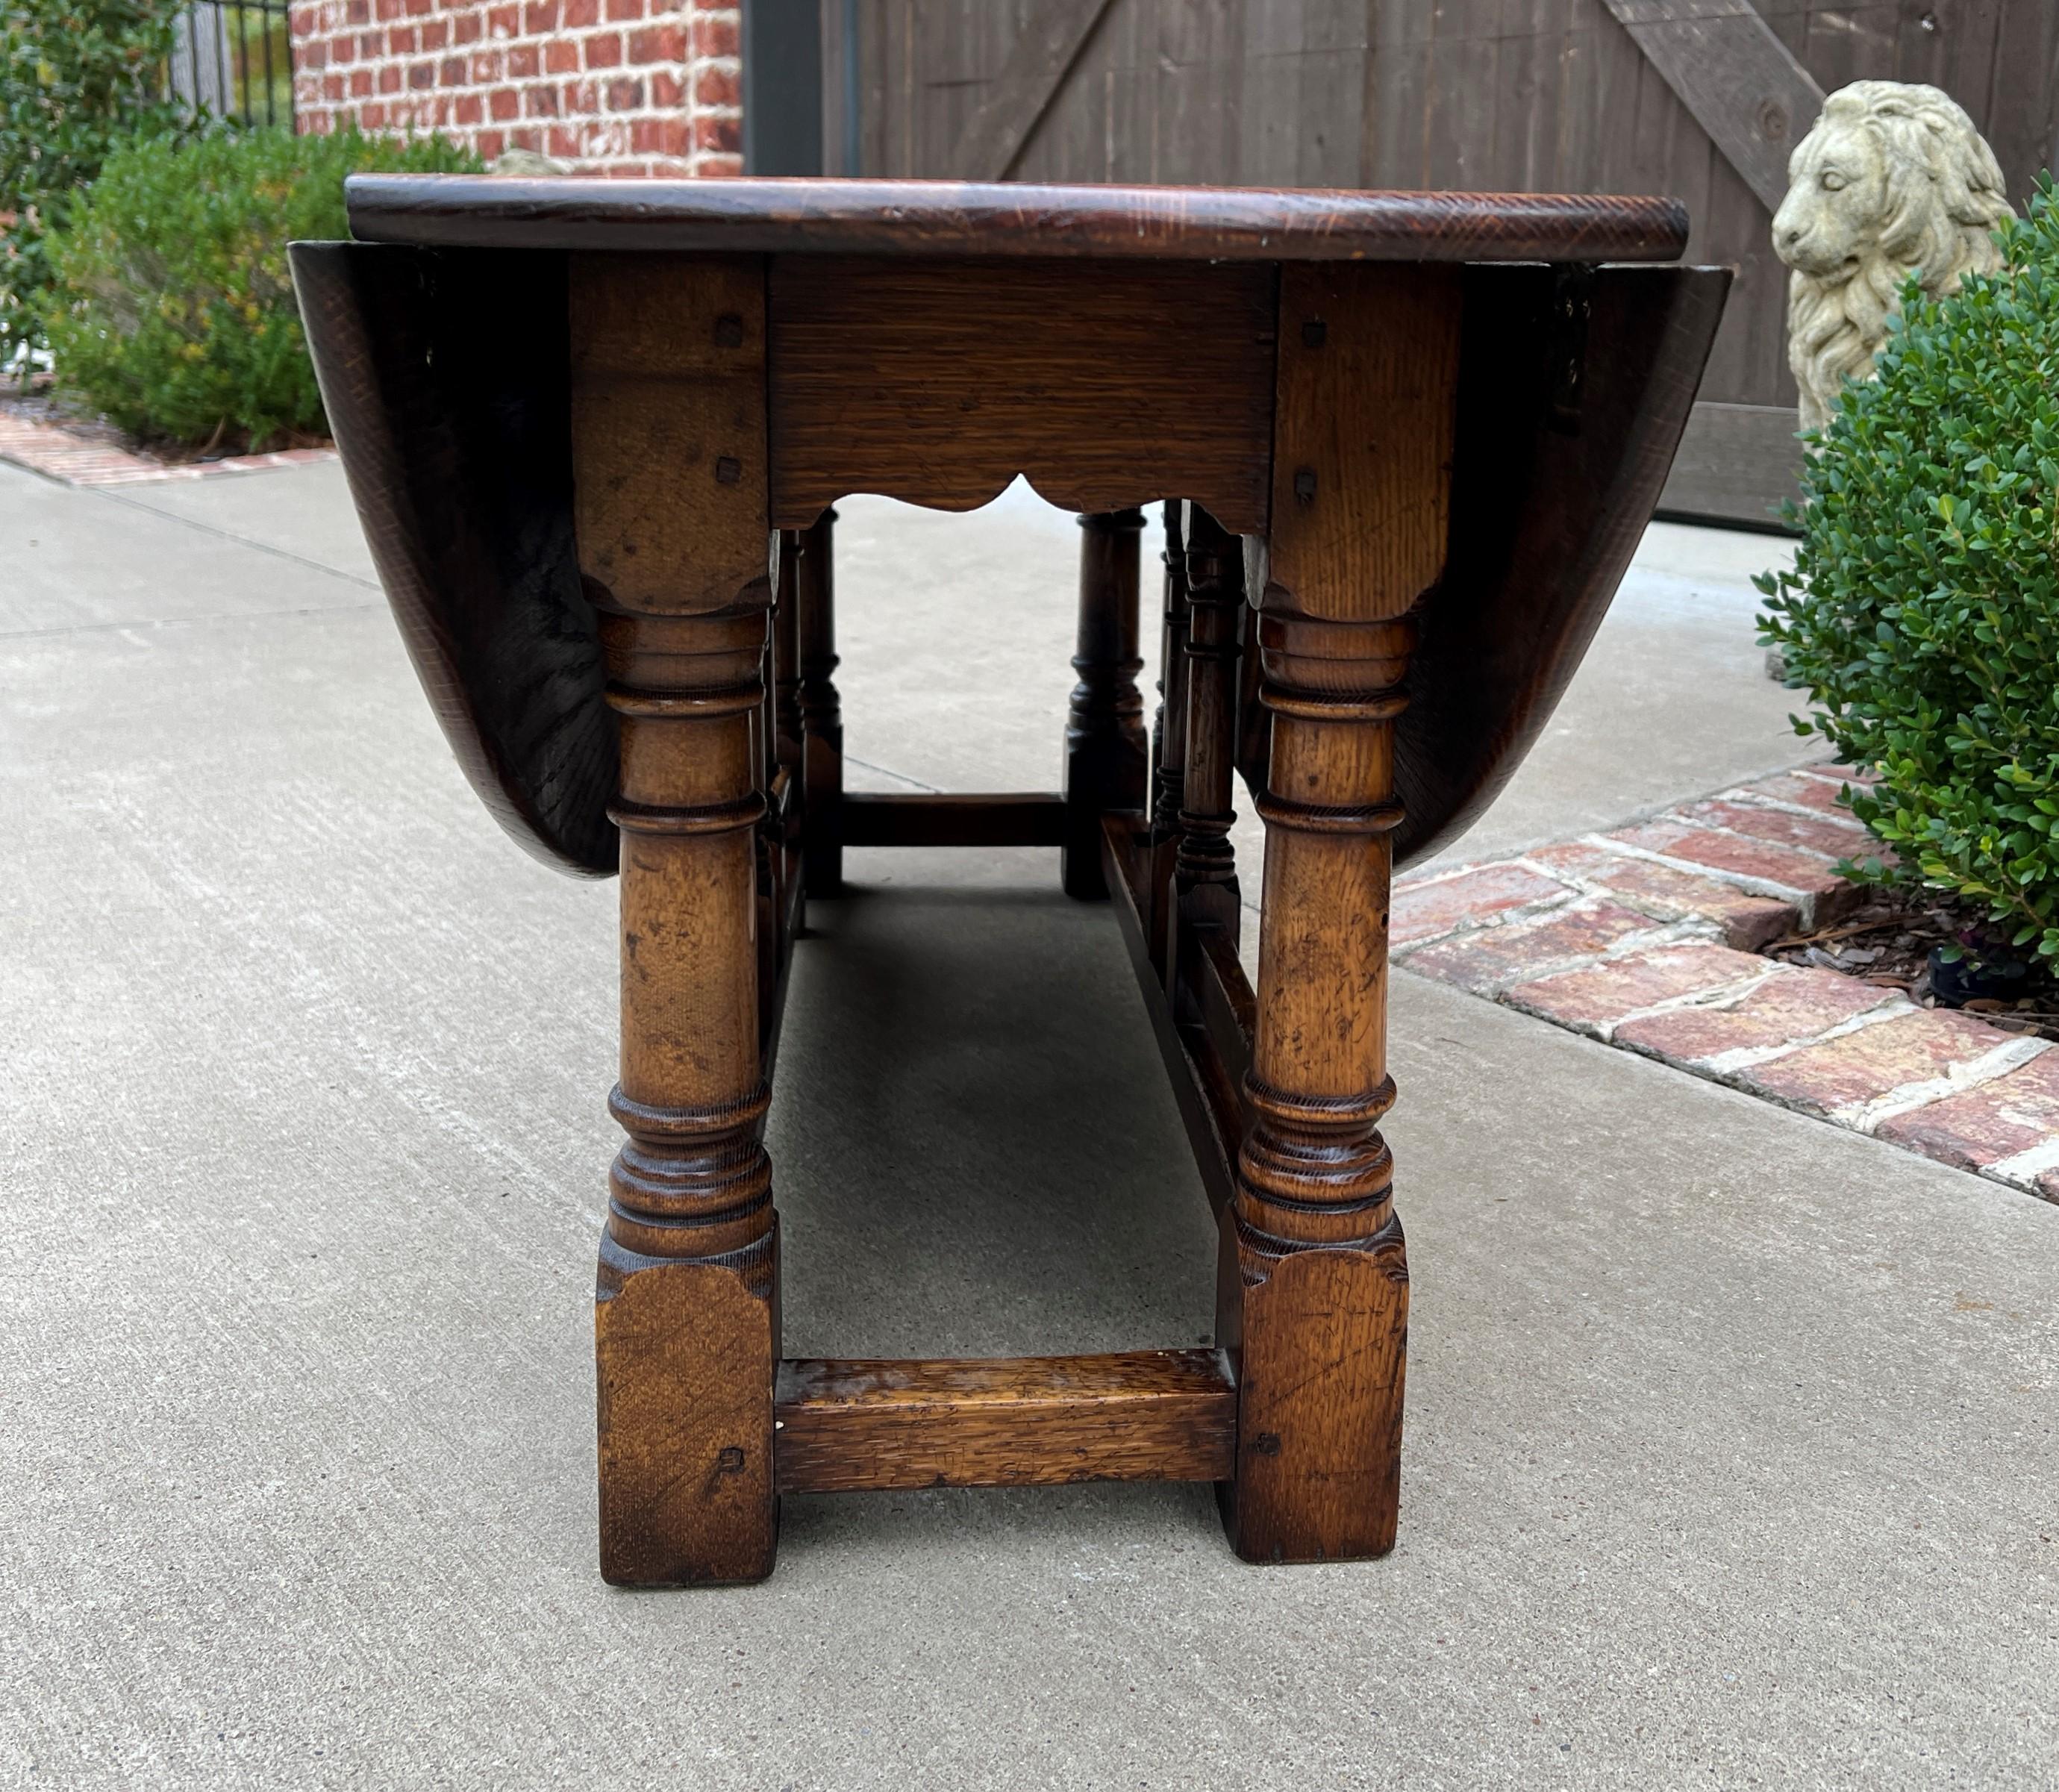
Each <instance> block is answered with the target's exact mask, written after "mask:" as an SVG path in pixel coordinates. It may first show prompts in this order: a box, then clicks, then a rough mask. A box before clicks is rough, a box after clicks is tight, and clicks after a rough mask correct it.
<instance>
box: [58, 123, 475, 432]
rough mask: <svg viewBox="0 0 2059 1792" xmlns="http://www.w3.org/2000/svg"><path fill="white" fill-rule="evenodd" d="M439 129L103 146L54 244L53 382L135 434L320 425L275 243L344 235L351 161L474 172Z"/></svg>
mask: <svg viewBox="0 0 2059 1792" xmlns="http://www.w3.org/2000/svg"><path fill="white" fill-rule="evenodd" d="M477 166H478V163H477V161H476V159H475V158H473V157H470V156H468V155H467V154H466V153H464V152H463V151H461V150H460V149H456V148H454V147H452V145H449V144H448V143H445V142H443V141H440V140H438V139H436V138H423V139H420V140H418V141H415V142H412V143H402V142H399V141H388V140H385V139H380V138H375V137H363V136H360V135H359V134H358V133H357V132H356V131H355V130H354V129H353V130H345V131H341V132H338V133H335V134H334V135H332V136H324V137H294V136H292V135H290V134H289V133H286V132H285V131H280V130H253V131H241V132H229V131H220V132H217V133H214V134H212V135H210V136H206V137H198V138H195V139H193V140H191V141H185V142H178V141H170V140H167V139H162V138H159V139H153V140H149V141H142V142H137V143H134V144H132V145H129V147H127V148H125V149H121V150H119V151H117V153H115V154H114V155H113V156H112V157H110V158H109V160H108V161H107V163H106V166H105V167H104V168H103V169H102V171H101V174H100V177H99V179H98V180H97V181H94V185H93V186H92V188H91V189H90V191H89V192H88V193H87V194H86V197H85V199H84V200H83V201H82V202H81V203H80V204H79V205H78V206H77V207H76V208H75V209H74V212H73V213H72V216H71V217H70V218H69V219H68V220H67V221H66V223H65V224H64V225H63V226H62V228H61V229H58V231H56V232H55V233H54V234H53V236H52V237H51V241H50V267H51V278H52V285H51V293H50V301H49V305H48V307H47V309H46V313H45V317H44V323H45V327H46V331H47V333H48V336H49V339H50V354H51V357H52V360H53V363H54V370H55V372H56V376H57V383H58V387H59V388H60V389H61V390H62V391H65V392H69V393H71V394H73V395H75V396H78V397H79V398H81V399H82V400H85V402H86V403H87V404H90V405H91V406H92V407H93V408H94V409H95V410H98V411H100V412H103V413H105V414H106V416H109V417H111V418H112V419H113V420H114V421H115V422H116V423H118V424H121V426H122V428H125V429H127V430H128V431H129V432H131V433H132V434H133V435H136V436H141V437H143V438H144V439H145V440H159V441H170V442H177V443H182V444H188V445H190V446H193V447H197V448H246V447H247V448H263V447H265V445H267V444H276V443H277V441H278V440H281V438H290V437H293V436H302V435H309V434H312V433H314V432H318V431H319V430H321V428H322V410H321V394H320V393H319V392H317V390H316V388H315V376H314V368H313V366H312V364H310V363H309V360H308V352H307V344H306V340H305V338H304V337H303V336H302V335H301V318H300V313H299V310H298V309H297V307H296V305H294V302H293V279H292V276H291V275H290V274H289V272H288V270H287V266H286V245H287V244H288V243H289V242H290V241H293V240H294V239H295V238H297V237H342V236H346V235H348V227H347V225H345V223H344V210H343V181H344V176H345V175H346V174H349V173H353V172H355V171H356V170H357V169H460V168H476V167H477Z"/></svg>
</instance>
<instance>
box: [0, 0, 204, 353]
mask: <svg viewBox="0 0 2059 1792" xmlns="http://www.w3.org/2000/svg"><path fill="white" fill-rule="evenodd" d="M178 11H179V9H178V7H177V5H176V4H174V3H173V0H4V4H0V215H5V216H6V217H9V218H10V220H11V221H9V222H6V224H4V225H0V367H5V366H8V365H11V364H15V363H17V362H18V361H22V360H23V359H24V353H25V351H30V352H33V351H34V350H38V349H40V348H42V347H43V345H44V344H43V324H42V314H43V309H44V306H45V305H46V302H47V297H48V293H49V288H50V263H49V260H48V257H47V254H46V249H47V245H48V241H49V235H50V232H51V231H52V230H53V229H58V228H59V227H60V226H62V225H63V223H64V221H65V220H66V217H68V216H69V215H70V211H71V208H72V205H73V204H74V201H75V200H76V198H77V197H78V194H79V193H80V192H81V191H82V190H83V189H84V188H85V187H86V185H87V184H88V183H90V181H92V180H93V178H94V176H95V175H97V174H98V173H99V172H100V169H101V166H102V163H104V162H105V161H106V159H107V157H108V156H109V155H110V153H113V151H114V149H117V147H118V146H119V145H121V144H124V143H126V142H128V141H131V140H132V139H133V138H134V137H137V136H139V135H140V136H151V135H160V134H174V135H175V134H177V133H181V132H182V131H186V130H189V129H193V128H194V127H195V125H197V124H198V123H199V122H200V121H197V120H195V119H193V117H190V116H189V114H187V113H185V111H184V110H182V109H181V107H179V106H177V105H176V104H175V103H173V102H171V101H170V100H169V99H167V98H165V60H166V58H168V57H169V55H170V54H171V50H172V38H173V31H174V30H175V28H176V25H177V18H178Z"/></svg>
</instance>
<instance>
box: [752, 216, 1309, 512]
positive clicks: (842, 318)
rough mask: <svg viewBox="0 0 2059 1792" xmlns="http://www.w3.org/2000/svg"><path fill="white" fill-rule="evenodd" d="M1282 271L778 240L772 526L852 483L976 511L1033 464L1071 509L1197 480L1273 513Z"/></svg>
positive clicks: (1243, 504)
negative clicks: (855, 248) (1010, 260)
mask: <svg viewBox="0 0 2059 1792" xmlns="http://www.w3.org/2000/svg"><path fill="white" fill-rule="evenodd" d="M1272 288H1273V274H1272V269H1270V268H1265V267H1231V268H1217V269H1209V270H1207V271H1206V272H1205V273H1204V272H1203V271H1201V270H1199V269H1192V268H1189V267H1185V266H1183V265H1181V264H1179V263H1177V262H1169V261H1157V262H1142V263H1137V262H1130V263H1122V262H1104V263H1101V264H1099V265H1092V266H1082V265H1080V264H1078V263H1065V262H1047V263H1043V264H1040V265H1019V264H1017V265H997V264H994V263H989V262H979V261H881V260H850V259H846V258H843V257H833V256H780V257H775V259H774V261H773V262H772V269H771V329H772V338H773V356H772V367H771V417H772V455H773V460H772V513H773V516H774V518H775V523H776V525H777V526H778V527H779V528H807V527H808V526H809V524H811V523H812V522H813V521H814V519H815V517H816V516H817V515H818V513H819V512H821V510H822V507H823V506H824V505H826V504H830V503H831V502H832V501H834V500H836V499H838V498H841V497H842V496H845V495H846V493H849V492H878V493H880V494H882V495H883V496H887V497H892V498H900V499H903V500H906V501H907V502H909V503H910V504H926V505H928V506H930V508H934V509H938V510H971V509H974V508H977V507H978V506H979V505H981V504H986V503H988V502H990V500H993V499H994V498H995V497H998V496H999V495H1000V493H1001V492H1002V489H1003V488H1005V487H1006V486H1007V484H1009V482H1010V480H1013V479H1014V477H1015V476H1016V475H1017V474H1018V473H1022V474H1026V475H1027V476H1028V477H1029V480H1030V484H1033V485H1034V486H1035V487H1036V488H1037V491H1038V492H1040V493H1041V494H1042V495H1043V496H1044V497H1045V498H1046V499H1048V500H1049V501H1050V502H1051V503H1053V504H1057V505H1059V506H1060V507H1061V508H1065V509H1067V510H1076V511H1086V512H1092V511H1115V510H1122V509H1125V508H1129V507H1131V506H1133V505H1135V504H1141V503H1144V502H1145V501H1146V500H1150V499H1153V498H1160V497H1165V496H1178V497H1192V498H1196V499H1197V500H1201V501H1202V502H1204V503H1205V504H1208V505H1209V508H1210V509H1211V510H1213V511H1214V512H1216V514H1217V516H1221V518H1223V520H1224V521H1225V525H1226V526H1228V527H1231V528H1239V529H1244V530H1247V531H1251V532H1257V531H1261V530H1263V529H1264V527H1265V508H1266V488H1267V476H1268V461H1267V456H1266V440H1267V434H1268V427H1269V423H1270V419H1271V416H1272V363H1273V346H1272V317H1273V296H1272ZM1168 342H1177V343H1179V344H1181V354H1180V355H1179V356H1177V357H1175V356H1169V355H1168V354H1166V352H1165V344H1167V343H1168ZM1197 389H1205V391H1206V392H1207V393H1208V400H1209V401H1208V403H1207V404H1195V403H1194V402H1193V394H1194V392H1196V390H1197Z"/></svg>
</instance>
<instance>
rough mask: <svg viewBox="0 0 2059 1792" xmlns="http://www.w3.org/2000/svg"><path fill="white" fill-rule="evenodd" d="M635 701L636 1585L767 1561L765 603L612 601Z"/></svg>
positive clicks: (616, 1289)
mask: <svg viewBox="0 0 2059 1792" xmlns="http://www.w3.org/2000/svg"><path fill="white" fill-rule="evenodd" d="M604 629H605V635H604V639H605V643H606V646H607V656H608V661H609V669H610V672H611V679H610V683H609V687H608V700H609V702H610V703H611V705H612V706H613V707H614V708H615V711H617V712H618V714H619V715H620V717H621V719H622V786H621V790H622V794H621V797H620V798H619V801H618V802H617V803H616V804H615V807H614V809H613V810H612V811H611V813H612V814H613V815H614V817H615V823H616V825H617V826H619V828H620V829H621V830H622V1080H621V1081H620V1083H619V1085H617V1087H616V1089H615V1093H614V1095H613V1097H611V1100H610V1103H609V1106H610V1109H611V1112H612V1113H613V1114H614V1116H615V1119H616V1120H617V1121H619V1122H620V1123H621V1125H623V1128H624V1129H625V1130H626V1131H627V1133H628V1134H629V1139H628V1142H627V1144H625V1145H623V1148H622V1151H621V1154H620V1155H619V1157H617V1158H616V1159H615V1167H614V1169H613V1171H612V1173H611V1175H610V1177H609V1189H610V1196H611V1198H610V1200H609V1202H608V1215H607V1231H606V1232H605V1234H604V1236H603V1239H602V1242H601V1251H600V1277H599V1309H598V1313H597V1317H596V1322H595V1340H596V1344H597V1347H598V1350H599V1399H600V1555H601V1572H602V1574H603V1575H604V1576H605V1577H606V1578H607V1579H608V1580H610V1581H612V1582H615V1583H617V1584H619V1585H628V1586H658V1585H679V1584H687V1583H702V1582H709V1581H735V1580H755V1579H759V1578H760V1577H761V1576H763V1575H766V1574H767V1573H769V1572H770V1571H771V1567H772V1556H773V1547H774V1542H775V1535H776V1527H777V1508H776V1506H775V1500H774V1497H773V1480H772V1468H773V1464H772V1385H773V1376H774V1373H775V1369H776V1367H777V1364H778V1360H779V1308H778V1274H779V1246H778V1235H777V1232H776V1229H775V1219H774V1215H773V1209H772V1172H771V1164H770V1163H769V1162H768V1161H767V1157H766V1155H765V1148H764V1146H763V1145H762V1144H760V1143H759V1136H758V1129H759V1122H760V1121H761V1120H762V1119H763V1116H764V1113H765V1109H766V1105H767V1100H768V1095H767V1089H766V1087H765V1085H764V1083H763V1081H762V1080H761V1078H760V1073H759V1013H758V974H759V973H758V950H757V940H756V938H755V935H756V932H757V925H756V918H757V895H758V892H757V878H756V871H755V831H756V828H757V824H758V822H759V818H760V817H761V816H762V815H763V813H764V799H763V796H762V795H761V794H760V792H759V768H758V767H757V766H756V765H755V763H754V758H753V753H754V743H753V738H752V737H753V735H754V733H755V731H754V729H753V727H752V726H751V716H752V715H753V713H754V711H756V709H757V708H758V707H759V705H760V704H761V703H763V700H764V690H763V684H762V683H761V681H760V679H759V667H760V666H761V665H762V664H763V654H764V643H765V618H764V616H763V614H762V613H759V614H757V615H747V616H745V617H742V618H722V619H703V618H695V617H679V618H663V619H661V618H658V617H654V616H611V617H609V618H607V620H606V623H605V624H604Z"/></svg>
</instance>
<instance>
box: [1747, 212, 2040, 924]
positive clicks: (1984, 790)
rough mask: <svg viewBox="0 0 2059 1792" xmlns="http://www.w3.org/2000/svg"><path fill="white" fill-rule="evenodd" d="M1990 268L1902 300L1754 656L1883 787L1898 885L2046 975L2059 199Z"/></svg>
mask: <svg viewBox="0 0 2059 1792" xmlns="http://www.w3.org/2000/svg"><path fill="white" fill-rule="evenodd" d="M1998 238H1999V241H2001V245H2002V249H2003V253H2004V256H2005V265H2004V266H2003V268H2002V269H2001V271H2000V272H1999V273H1996V274H1993V275H1989V276H1969V277H1968V278H1967V280H1966V281H1965V284H1964V285H1962V286H1961V288H1960V289H1959V290H1958V292H1957V293H1954V294H1953V296H1952V297H1949V298H1946V299H1944V300H1942V301H1930V300H1926V299H1925V298H1924V297H1922V294H1921V293H1920V292H1919V291H1918V289H1917V288H1916V286H1915V285H1914V282H1911V284H1910V286H1909V287H1908V288H1907V289H1906V290H1905V291H1904V293H1903V294H1902V319H1901V321H1900V323H1899V325H1898V326H1897V327H1896V328H1895V330H1894V334H1893V335H1892V336H1890V339H1889V341H1888V344H1887V347H1886V348H1885V350H1883V352H1882V355H1881V356H1880V360H1879V364H1878V375H1877V377H1876V378H1875V379H1874V380H1871V381H1870V382H1869V383H1867V384H1854V385H1847V386H1846V389H1845V392H1844V395H1843V397H1842V400H1841V401H1840V405H1839V408H1838V412H1837V413H1836V414H1835V415H1834V416H1833V417H1832V418H1831V420H1830V425H1829V427H1828V428H1827V429H1826V430H1825V431H1824V432H1822V435H1821V436H1820V438H1812V443H1813V452H1811V453H1810V456H1809V457H1808V461H1807V466H1806V472H1805V473H1804V476H1803V480H1802V488H1803V491H1804V492H1805V494H1806V504H1805V505H1804V507H1803V508H1802V509H1801V510H1800V511H1799V512H1794V511H1793V510H1791V509H1790V512H1789V515H1790V520H1792V521H1795V522H1797V523H1798V526H1799V527H1800V528H1801V531H1802V541H1801V546H1800V551H1799V552H1798V556H1797V557H1796V561H1795V567H1794V571H1793V572H1792V573H1787V574H1782V575H1780V576H1779V577H1778V578H1777V579H1774V578H1767V579H1762V580H1761V581H1760V582H1759V586H1760V589H1761V590H1762V591H1765V592H1766V594H1767V595H1768V596H1769V597H1770V599H1771V601H1770V603H1768V604H1767V606H1766V614H1764V615H1762V617H1761V618H1760V623H1761V627H1762V630H1763V631H1764V632H1763V638H1764V639H1766V641H1767V642H1768V643H1770V644H1771V645H1774V646H1775V647H1778V648H1779V649H1780V650H1781V651H1782V654H1783V655H1785V657H1786V662H1787V665H1788V667H1789V668H1790V675H1792V676H1794V677H1796V678H1797V679H1798V681H1799V682H1801V683H1806V685H1807V686H1808V687H1809V688H1810V693H1811V695H1812V697H1813V699H1814V703H1816V705H1817V706H1818V707H1817V709H1816V711H1815V713H1814V715H1813V716H1812V717H1811V719H1810V720H1808V721H1806V722H1801V721H1798V722H1797V723H1796V726H1797V727H1798V728H1799V729H1800V730H1801V731H1802V732H1803V733H1805V734H1806V733H1810V732H1812V731H1813V732H1814V733H1816V734H1818V735H1822V737H1823V738H1824V739H1826V740H1828V741H1829V742H1830V743H1831V744H1832V745H1833V746H1834V747H1836V748H1837V749H1838V753H1839V755H1840V756H1841V757H1842V758H1843V759H1846V760H1847V761H1848V762H1850V763H1854V764H1857V765H1862V766H1870V767H1874V768H1875V769H1876V770H1877V771H1878V773H1879V774H1880V782H1879V783H1878V786H1877V787H1876V788H1875V789H1874V790H1872V791H1871V792H1859V793H1857V794H1855V795H1854V800H1853V802H1852V809H1853V812H1854V814H1856V815H1857V816H1858V818H1859V819H1860V820H1862V821H1863V822H1865V823H1866V825H1867V826H1869V827H1870V828H1871V829H1872V830H1873V831H1874V834H1877V835H1878V837H1879V838H1881V839H1882V840H1884V841H1886V842H1887V843H1888V844H1889V845H1890V846H1892V847H1893V848H1894V850H1895V852H1896V853H1897V854H1898V855H1899V856H1900V858H1902V862H1903V864H1904V867H1905V869H1904V870H1903V871H1902V873H1901V874H1900V875H1902V877H1904V878H1917V879H1920V880H1921V882H1923V883H1925V884H1926V885H1929V886H1931V887H1932V888H1934V889H1938V890H1946V891H1949V892H1952V893H1953V894H1957V896H1959V897H1961V898H1964V899H1965V900H1966V901H1968V902H1970V903H1972V904H1973V905H1975V906H1977V907H1980V908H1982V909H1985V910H1986V912H1987V913H1988V914H1989V917H1990V918H1991V919H1992V920H1993V922H1995V923H1996V924H1997V926H1998V927H1999V928H2000V929H2001V930H2003V931H2004V932H2005V935H2006V937H2007V938H2009V941H2010V942H2011V943H2012V944H2013V945H2014V946H2019V947H2028V946H2031V945H2032V944H2033V942H2035V946H2036V950H2037V952H2039V953H2041V954H2043V956H2044V958H2045V960H2046V961H2047V962H2050V961H2052V960H2053V959H2055V958H2059V839H2055V838H2054V829H2055V828H2059V202H2055V198H2054V194H2053V187H2052V182H2051V178H2050V177H2049V175H2048V176H2046V177H2045V178H2043V179H2042V180H2041V181H2040V183H2039V191H2038V193H2037V196H2036V197H2034V198H2033V201H2032V202H2031V208H2030V215H2029V217H2027V218H2024V219H2020V220H2014V221H2011V222H2009V223H2008V224H2005V225H2004V226H2003V227H2002V229H2001V231H2000V232H1999V233H1998Z"/></svg>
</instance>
